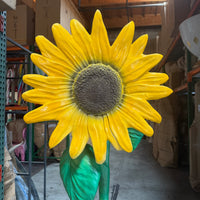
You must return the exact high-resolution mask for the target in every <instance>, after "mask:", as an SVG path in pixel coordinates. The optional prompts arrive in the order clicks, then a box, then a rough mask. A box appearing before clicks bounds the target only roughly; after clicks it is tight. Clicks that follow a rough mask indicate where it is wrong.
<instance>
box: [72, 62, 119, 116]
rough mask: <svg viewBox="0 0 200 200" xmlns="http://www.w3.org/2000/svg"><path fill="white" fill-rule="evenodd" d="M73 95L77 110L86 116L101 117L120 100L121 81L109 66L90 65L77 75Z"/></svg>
mask: <svg viewBox="0 0 200 200" xmlns="http://www.w3.org/2000/svg"><path fill="white" fill-rule="evenodd" d="M73 95H74V98H75V101H76V103H77V105H78V106H79V108H80V109H81V110H83V111H84V112H85V113H87V114H92V115H103V114H106V113H108V112H109V111H111V110H112V109H113V108H115V107H116V106H117V105H118V104H119V103H120V101H121V99H122V81H121V78H120V76H119V74H118V72H117V71H115V70H114V69H112V68H111V67H110V66H109V65H104V64H101V63H99V64H91V65H89V66H88V67H87V68H85V69H83V70H82V71H80V72H79V73H78V75H77V76H76V78H75V81H74V83H73Z"/></svg>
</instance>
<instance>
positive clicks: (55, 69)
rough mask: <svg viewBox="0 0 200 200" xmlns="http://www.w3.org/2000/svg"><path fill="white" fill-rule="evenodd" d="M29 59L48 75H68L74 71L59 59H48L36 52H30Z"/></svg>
mask: <svg viewBox="0 0 200 200" xmlns="http://www.w3.org/2000/svg"><path fill="white" fill-rule="evenodd" d="M31 60H32V61H33V63H34V64H35V65H36V66H37V67H39V68H40V69H41V70H42V71H43V72H45V73H46V74H47V75H48V76H60V77H69V76H70V75H72V74H73V72H74V69H70V66H67V65H63V64H62V63H60V62H59V61H55V60H51V59H48V58H46V57H44V56H42V55H39V54H36V53H32V54H31Z"/></svg>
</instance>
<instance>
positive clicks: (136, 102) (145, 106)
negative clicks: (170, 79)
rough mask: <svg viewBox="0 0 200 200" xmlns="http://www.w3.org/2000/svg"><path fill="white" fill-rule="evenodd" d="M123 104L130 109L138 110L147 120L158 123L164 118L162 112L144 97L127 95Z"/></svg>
mask: <svg viewBox="0 0 200 200" xmlns="http://www.w3.org/2000/svg"><path fill="white" fill-rule="evenodd" d="M123 106H124V107H127V108H128V109H130V110H133V111H134V110H135V111H137V112H138V114H140V115H141V116H142V117H143V118H145V119H147V120H151V121H153V122H157V123H160V122H161V120H162V118H161V116H160V114H159V113H158V112H157V111H156V110H155V109H154V108H153V107H152V106H151V105H150V104H149V103H148V102H147V101H146V100H144V99H142V98H138V97H133V96H125V98H124V102H123Z"/></svg>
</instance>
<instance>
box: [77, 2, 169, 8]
mask: <svg viewBox="0 0 200 200" xmlns="http://www.w3.org/2000/svg"><path fill="white" fill-rule="evenodd" d="M74 1H75V3H76V5H78V0H74ZM163 2H166V0H128V3H129V4H144V3H151V4H152V3H163ZM124 4H126V0H92V1H91V0H81V4H80V7H81V8H84V7H97V6H101V7H103V6H113V5H115V6H117V5H124Z"/></svg>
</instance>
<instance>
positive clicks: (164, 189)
mask: <svg viewBox="0 0 200 200" xmlns="http://www.w3.org/2000/svg"><path fill="white" fill-rule="evenodd" d="M43 173H44V171H43V169H42V170H41V171H39V172H38V173H36V174H35V175H34V176H33V177H32V178H33V181H34V183H35V186H36V188H37V191H38V193H39V196H40V199H41V200H42V199H44V197H43ZM116 185H118V186H119V190H118V195H117V198H115V199H117V200H180V199H181V200H199V199H200V193H195V192H194V191H193V190H192V189H191V187H190V185H189V181H188V169H187V168H179V169H169V168H162V167H160V165H159V164H158V163H157V162H156V161H155V160H154V158H153V156H152V145H151V144H150V143H148V142H147V141H146V140H142V142H141V143H140V144H139V146H138V148H137V149H136V150H135V152H133V153H131V154H128V153H126V152H117V151H115V150H114V149H113V148H111V153H110V199H111V196H112V191H113V188H114V187H115V186H116ZM57 199H59V200H68V199H69V198H68V197H67V193H66V192H65V189H64V187H63V185H62V181H61V179H60V175H59V163H51V164H50V165H48V167H47V200H57ZM97 199H98V195H97V196H96V198H95V200H97ZM112 200H114V199H112Z"/></svg>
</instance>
